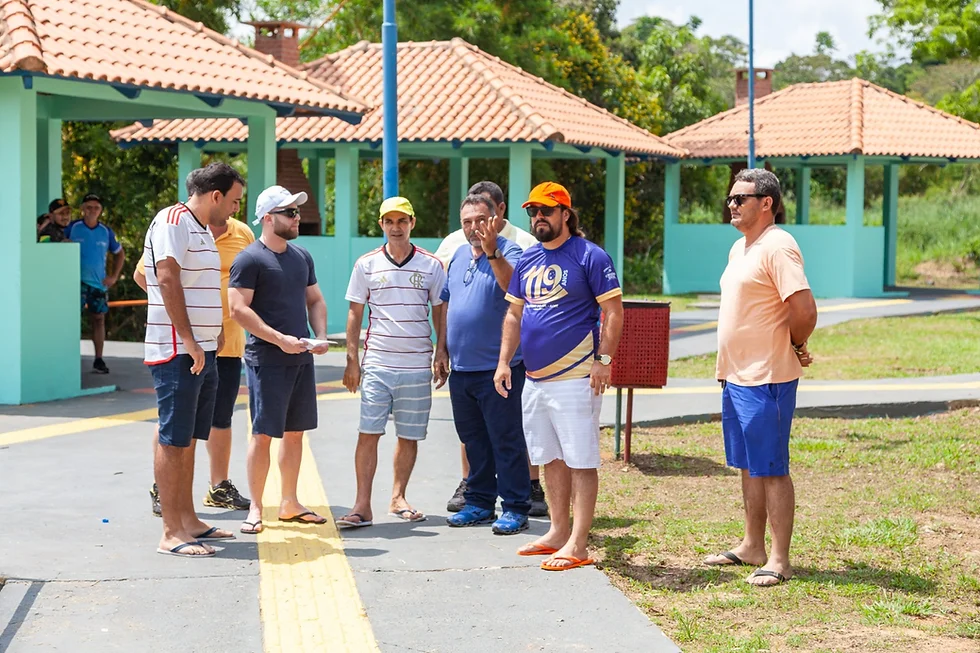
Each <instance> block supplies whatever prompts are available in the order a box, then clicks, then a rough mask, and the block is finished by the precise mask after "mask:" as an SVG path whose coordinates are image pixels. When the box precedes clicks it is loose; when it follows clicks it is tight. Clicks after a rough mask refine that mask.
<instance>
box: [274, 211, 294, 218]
mask: <svg viewBox="0 0 980 653" xmlns="http://www.w3.org/2000/svg"><path fill="white" fill-rule="evenodd" d="M269 213H272V214H273V215H284V216H286V217H287V218H295V217H296V216H297V215H299V209H280V210H278V211H269Z"/></svg>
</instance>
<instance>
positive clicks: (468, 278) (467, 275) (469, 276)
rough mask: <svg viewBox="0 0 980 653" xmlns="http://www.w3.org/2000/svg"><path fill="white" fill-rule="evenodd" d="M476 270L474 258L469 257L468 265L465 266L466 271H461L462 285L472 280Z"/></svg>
mask: <svg viewBox="0 0 980 653" xmlns="http://www.w3.org/2000/svg"><path fill="white" fill-rule="evenodd" d="M474 272H476V259H475V258H471V259H470V266H469V267H468V268H466V272H464V273H463V285H464V286H468V285H470V282H471V281H473V273H474Z"/></svg>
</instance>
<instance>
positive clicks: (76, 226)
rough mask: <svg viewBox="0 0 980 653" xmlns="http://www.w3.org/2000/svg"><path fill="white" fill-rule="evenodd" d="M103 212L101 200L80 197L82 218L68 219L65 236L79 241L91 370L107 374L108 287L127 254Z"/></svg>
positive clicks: (89, 195)
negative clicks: (89, 323) (109, 265)
mask: <svg viewBox="0 0 980 653" xmlns="http://www.w3.org/2000/svg"><path fill="white" fill-rule="evenodd" d="M101 215H102V199H101V198H100V197H99V196H98V195H95V194H93V193H89V194H88V195H86V196H85V197H84V198H83V199H82V219H81V220H75V221H74V222H71V223H70V224H69V225H68V226H67V227H66V228H65V237H66V238H67V239H68V240H70V241H73V242H76V243H78V245H79V249H78V254H79V257H80V259H81V268H82V269H81V281H82V286H81V305H82V308H83V309H84V308H85V307H86V306H87V307H88V312H89V315H90V316H91V318H92V344H94V345H95V362H94V363H92V371H94V372H98V373H100V374H108V373H109V368H108V367H107V366H106V364H105V361H103V360H102V348H103V346H104V345H105V316H106V313H108V312H109V297H108V290H109V288H112V287H113V286H114V285H116V282H117V281H119V275H120V273H121V272H122V268H123V262H124V261H125V260H126V254H125V253H124V252H123V248H122V245H120V244H119V241H118V240H116V234H115V233H113V231H112V229H110V228H109V227H108V226H107V225H106V224H105V223H103V222H101V221H100V220H99V217H100V216H101ZM109 254H112V256H113V264H112V273H111V274H110V275H108V276H106V273H105V264H106V258H107V257H108V255H109Z"/></svg>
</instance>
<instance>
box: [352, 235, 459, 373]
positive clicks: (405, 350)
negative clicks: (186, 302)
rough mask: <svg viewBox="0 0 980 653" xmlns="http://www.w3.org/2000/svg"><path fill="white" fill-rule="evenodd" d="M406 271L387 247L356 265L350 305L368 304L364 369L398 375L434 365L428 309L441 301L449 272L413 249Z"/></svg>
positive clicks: (417, 249) (437, 262) (406, 264)
mask: <svg viewBox="0 0 980 653" xmlns="http://www.w3.org/2000/svg"><path fill="white" fill-rule="evenodd" d="M413 248H414V249H413V250H412V253H411V254H410V255H409V257H408V259H407V260H406V261H405V262H404V263H402V264H401V265H397V264H395V262H394V261H393V260H392V259H391V258H390V257H389V256H388V252H387V251H386V250H385V248H384V247H379V248H378V249H376V250H374V251H373V252H368V253H367V254H365V255H364V256H362V257H361V258H359V259H357V263H355V264H354V270H353V271H352V272H351V275H350V285H348V286H347V301H350V302H357V303H358V304H367V306H368V329H367V337H366V338H365V339H364V358H363V360H362V361H361V363H362V365H364V366H365V367H366V366H369V365H373V366H377V367H387V368H390V369H396V370H427V369H429V368H430V367H431V365H432V327H431V326H430V324H429V304H431V305H432V306H438V305H439V304H441V303H442V299H440V298H439V295H440V294H441V293H442V287H443V286H444V285H445V283H446V272H445V270H444V269H443V267H442V263H440V262H439V259H437V258H436V257H435V256H433V255H432V254H430V253H429V252H427V251H425V250H424V249H421V248H419V247H415V246H414V245H413Z"/></svg>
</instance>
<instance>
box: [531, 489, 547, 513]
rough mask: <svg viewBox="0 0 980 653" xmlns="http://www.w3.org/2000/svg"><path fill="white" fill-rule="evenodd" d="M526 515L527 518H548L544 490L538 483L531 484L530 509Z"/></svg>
mask: <svg viewBox="0 0 980 653" xmlns="http://www.w3.org/2000/svg"><path fill="white" fill-rule="evenodd" d="M527 514H528V516H529V517H547V516H548V503H547V502H546V501H545V499H544V488H543V487H541V484H540V483H531V509H530V510H528V512H527Z"/></svg>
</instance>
